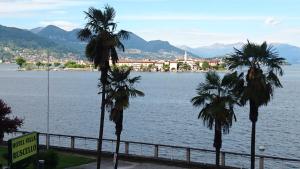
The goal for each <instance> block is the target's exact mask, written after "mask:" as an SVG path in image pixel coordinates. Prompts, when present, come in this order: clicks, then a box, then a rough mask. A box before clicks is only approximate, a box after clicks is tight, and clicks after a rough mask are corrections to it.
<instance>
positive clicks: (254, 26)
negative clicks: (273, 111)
mask: <svg viewBox="0 0 300 169" xmlns="http://www.w3.org/2000/svg"><path fill="white" fill-rule="evenodd" d="M105 4H109V5H111V6H113V7H114V8H115V9H116V11H117V17H116V22H118V28H120V29H125V30H128V31H131V32H134V33H136V34H138V35H139V36H141V37H142V38H144V39H146V40H155V39H161V40H167V41H169V42H171V43H172V44H174V45H177V46H180V45H187V46H191V47H197V46H205V45H210V44H214V43H235V42H245V41H246V40H247V39H249V40H251V41H255V42H258V43H260V42H262V41H264V40H266V41H268V42H280V43H289V44H292V45H297V46H300V12H299V11H300V10H299V7H300V0H0V24H1V25H5V26H13V27H19V28H26V29H31V28H35V27H39V26H46V25H49V24H54V25H57V26H59V27H61V28H64V29H66V30H71V29H73V28H78V27H83V26H84V23H85V20H84V13H83V11H86V10H87V9H88V8H89V7H91V6H93V7H96V8H100V9H101V8H103V7H104V6H105Z"/></svg>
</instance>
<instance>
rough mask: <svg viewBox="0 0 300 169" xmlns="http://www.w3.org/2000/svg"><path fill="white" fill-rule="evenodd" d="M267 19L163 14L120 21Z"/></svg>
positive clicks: (128, 17)
mask: <svg viewBox="0 0 300 169" xmlns="http://www.w3.org/2000/svg"><path fill="white" fill-rule="evenodd" d="M265 18H266V17H264V16H214V15H174V14H161V15H127V16H120V17H118V19H121V20H137V21H140V20H142V21H145V20H146V21H149V20H150V21H151V20H153V21H157V20H167V21H176V20H179V21H180V20H187V21H201V20H206V21H220V20H224V21H229V20H231V21H251V20H256V21H261V20H264V19H265Z"/></svg>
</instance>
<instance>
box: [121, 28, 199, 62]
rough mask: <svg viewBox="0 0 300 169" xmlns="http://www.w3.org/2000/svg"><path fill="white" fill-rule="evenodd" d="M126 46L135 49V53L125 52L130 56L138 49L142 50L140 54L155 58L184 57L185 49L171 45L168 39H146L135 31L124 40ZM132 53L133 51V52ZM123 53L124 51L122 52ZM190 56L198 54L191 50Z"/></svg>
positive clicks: (130, 49)
mask: <svg viewBox="0 0 300 169" xmlns="http://www.w3.org/2000/svg"><path fill="white" fill-rule="evenodd" d="M122 42H123V44H124V46H125V48H126V49H129V51H132V50H133V51H134V52H133V53H134V54H133V55H132V54H130V52H129V53H128V52H127V53H125V55H126V54H127V55H128V56H131V57H134V55H136V54H135V52H136V50H138V51H140V53H139V55H144V56H146V57H148V58H149V57H150V58H151V57H153V58H168V59H174V58H176V57H182V56H183V55H184V52H185V51H184V50H182V49H180V48H177V47H175V46H173V45H171V44H170V43H169V42H168V41H162V40H152V41H146V40H144V39H143V38H141V37H139V36H138V35H136V34H134V33H130V36H129V39H127V40H123V41H122ZM131 53H132V52H131ZM121 54H122V53H121ZM188 54H189V56H190V57H198V56H197V55H195V54H193V53H191V52H189V53H188Z"/></svg>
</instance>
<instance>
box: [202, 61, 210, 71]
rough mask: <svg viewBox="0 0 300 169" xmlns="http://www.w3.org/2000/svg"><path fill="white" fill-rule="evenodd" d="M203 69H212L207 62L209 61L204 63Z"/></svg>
mask: <svg viewBox="0 0 300 169" xmlns="http://www.w3.org/2000/svg"><path fill="white" fill-rule="evenodd" d="M201 67H202V69H203V70H207V69H209V68H210V66H209V63H208V62H207V61H204V62H203V63H202V66H201Z"/></svg>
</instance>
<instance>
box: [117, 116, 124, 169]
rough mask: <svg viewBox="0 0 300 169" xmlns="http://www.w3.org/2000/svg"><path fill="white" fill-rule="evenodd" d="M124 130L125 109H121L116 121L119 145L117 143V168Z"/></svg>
mask: <svg viewBox="0 0 300 169" xmlns="http://www.w3.org/2000/svg"><path fill="white" fill-rule="evenodd" d="M122 130H123V110H122V111H120V118H119V120H118V121H117V122H116V135H117V145H116V162H115V169H118V163H119V148H120V140H121V132H122Z"/></svg>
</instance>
